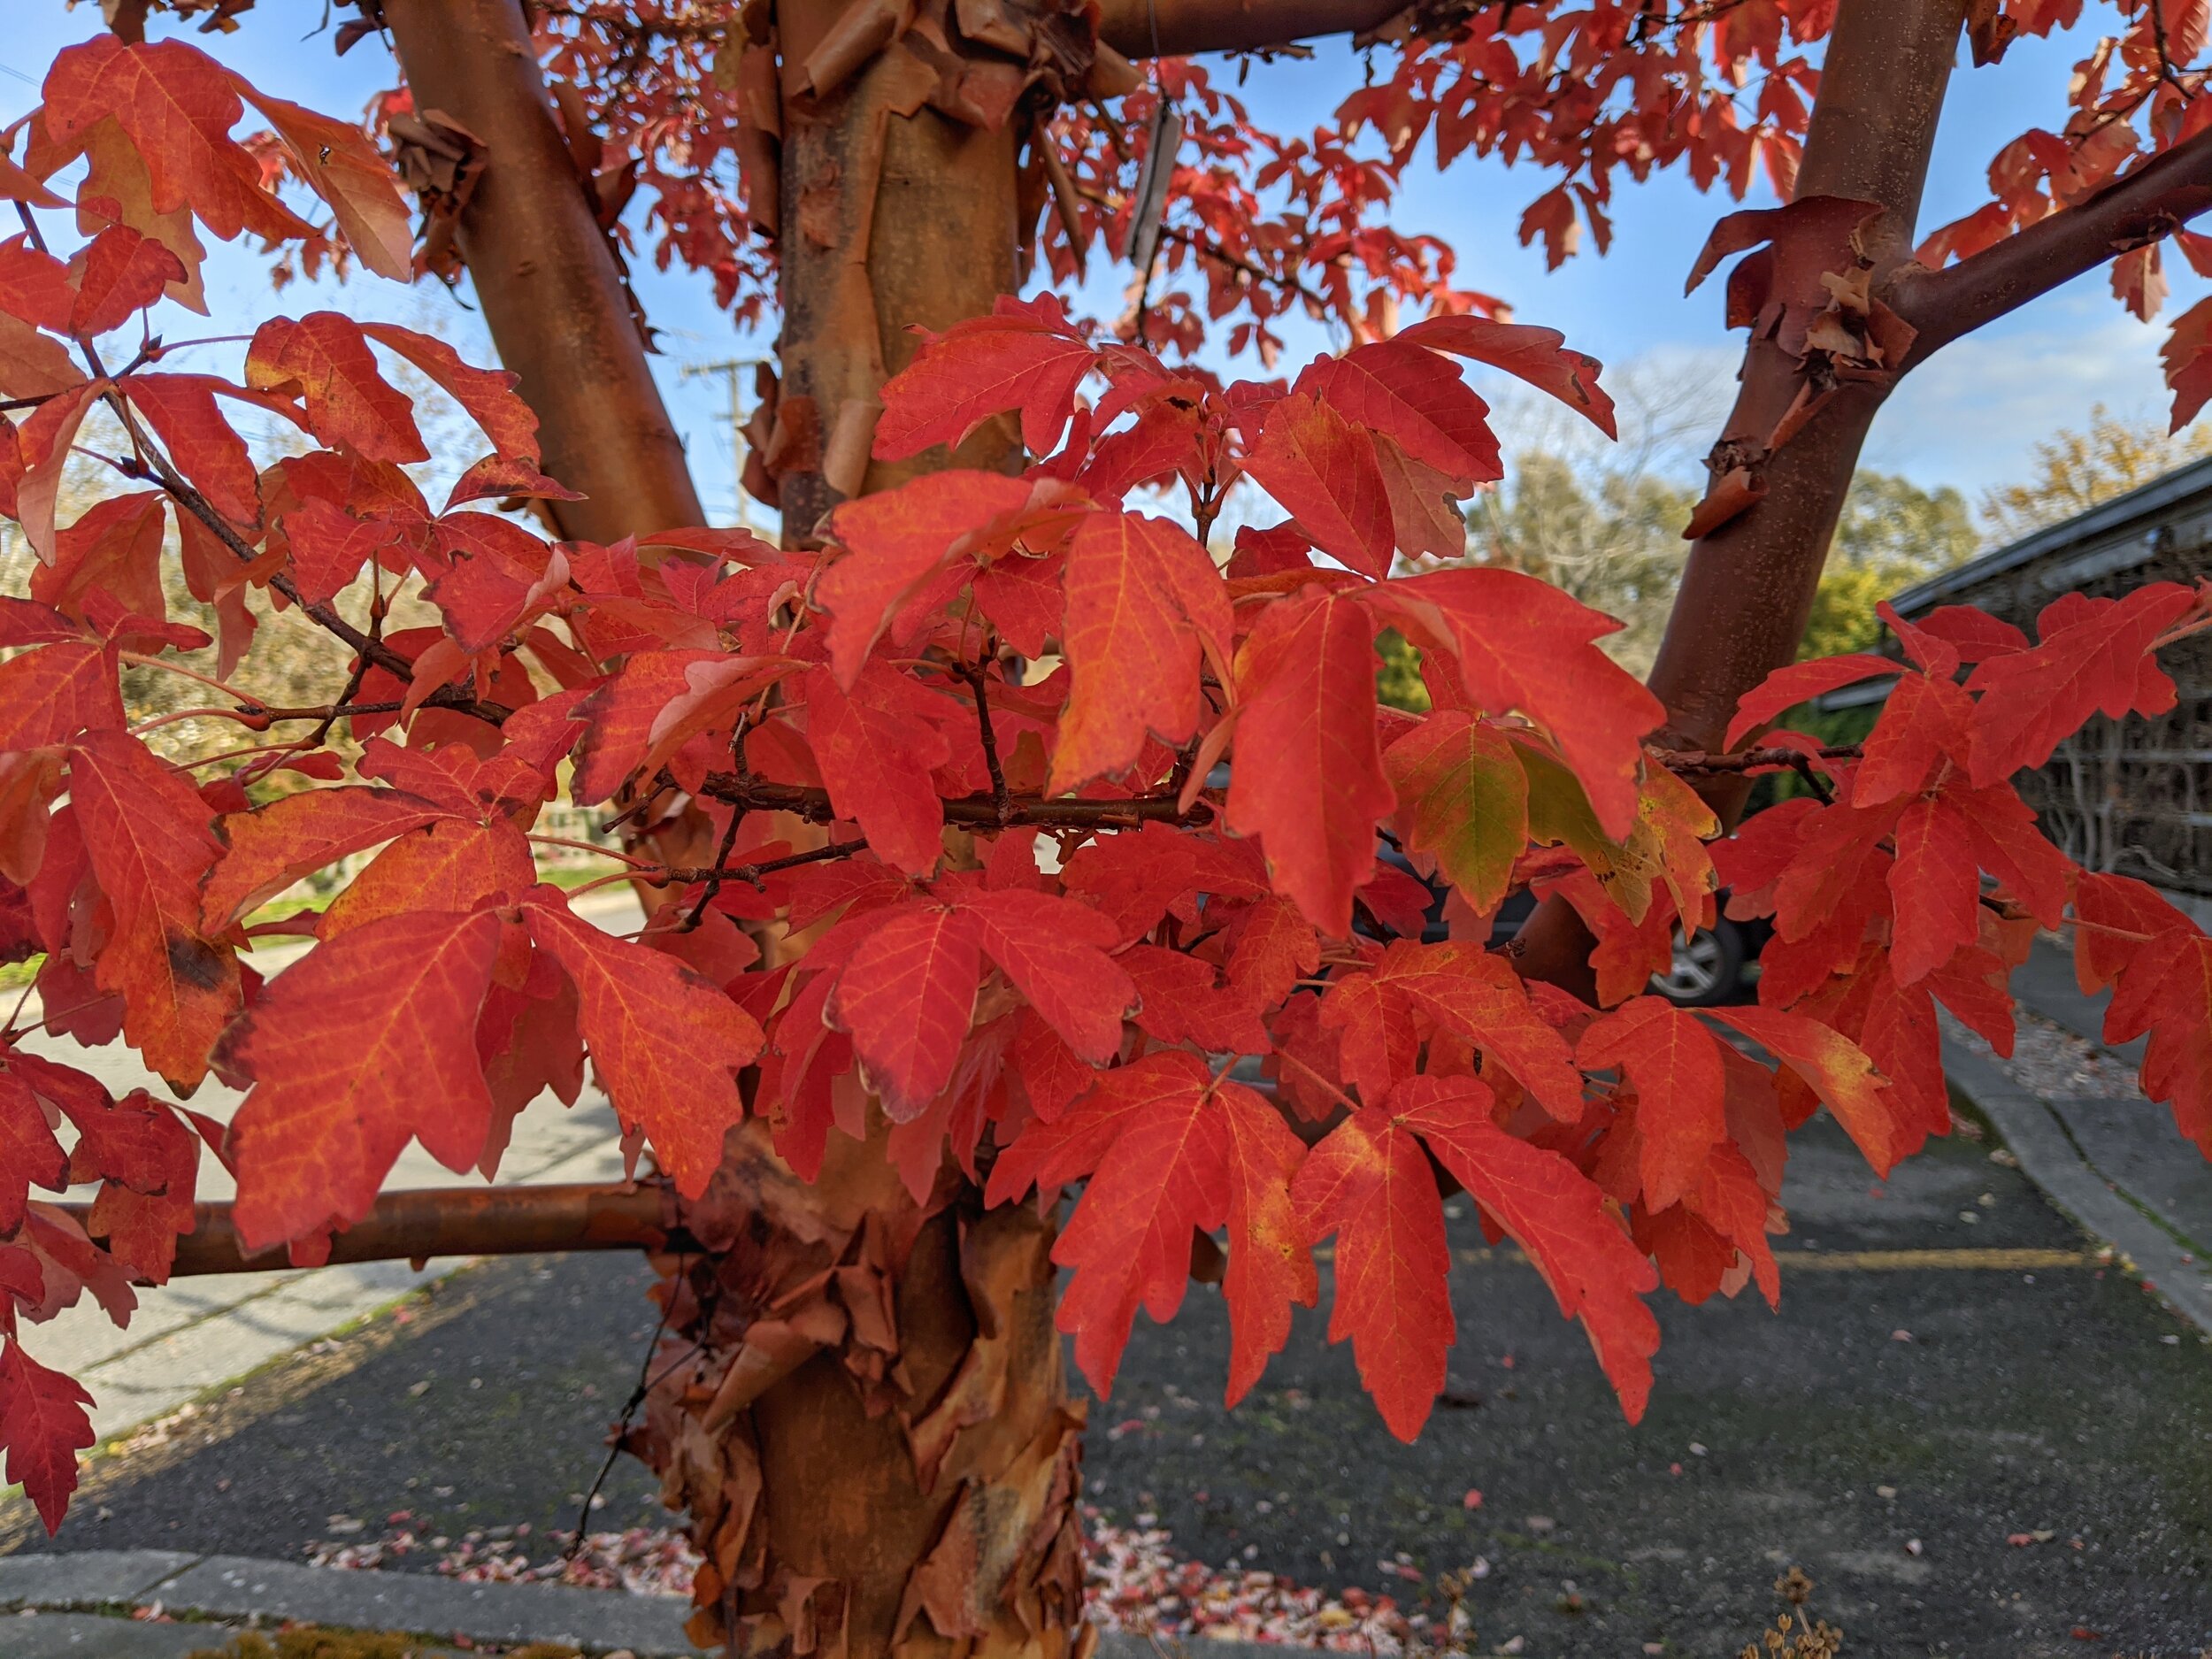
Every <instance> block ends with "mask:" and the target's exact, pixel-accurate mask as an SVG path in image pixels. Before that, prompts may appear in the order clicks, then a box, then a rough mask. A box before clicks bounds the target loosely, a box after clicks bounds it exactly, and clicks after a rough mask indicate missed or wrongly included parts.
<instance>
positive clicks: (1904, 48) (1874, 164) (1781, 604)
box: [1515, 0, 1968, 1000]
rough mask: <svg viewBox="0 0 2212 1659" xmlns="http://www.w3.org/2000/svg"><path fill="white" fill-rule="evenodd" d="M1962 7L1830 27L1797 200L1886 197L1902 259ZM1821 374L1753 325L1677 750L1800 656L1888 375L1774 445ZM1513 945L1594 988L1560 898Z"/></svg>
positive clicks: (1690, 641)
mask: <svg viewBox="0 0 2212 1659" xmlns="http://www.w3.org/2000/svg"><path fill="white" fill-rule="evenodd" d="M1967 3H1968V0H1843V4H1842V6H1841V8H1840V9H1839V12H1838V14H1837V19H1836V24H1835V30H1834V33H1833V34H1832V35H1831V36H1830V39H1829V42H1828V53H1827V57H1826V59H1825V60H1824V67H1823V69H1822V73H1821V82H1820V92H1819V96H1817V98H1816V100H1815V102H1814V105H1813V115H1812V124H1811V128H1810V130H1809V132H1808V133H1807V134H1806V140H1805V154H1804V158H1803V161H1802V163H1801V165H1800V167H1799V169H1798V175H1797V191H1796V199H1797V200H1799V201H1806V200H1809V199H1810V198H1812V197H1814V196H1836V197H1840V198H1842V199H1844V200H1847V201H1857V202H1866V203H1870V204H1873V205H1874V206H1876V207H1878V208H1879V209H1880V210H1881V211H1882V220H1881V223H1880V224H1879V226H1878V228H1877V230H1876V232H1875V235H1876V237H1877V238H1878V241H1879V242H1881V244H1882V245H1883V246H1884V247H1885V248H1886V250H1887V252H1886V258H1887V259H1888V260H1890V261H1892V262H1894V261H1896V260H1898V259H1901V258H1902V257H1909V250H1910V248H1911V245H1912V233H1913V222H1914V220H1915V219H1916V217H1917V216H1918V214H1919V211H1920V192H1921V187H1922V185H1923V184H1924V182H1925V180H1926V179H1927V173H1928V157H1929V155H1930V152H1931V151H1932V150H1933V149H1934V146H1935V131H1936V121H1937V119H1938V118H1939V116H1940V115H1941V114H1942V112H1943V97H1944V92H1945V89H1946V88H1947V86H1948V84H1949V81H1950V76H1951V68H1952V62H1953V59H1954V58H1955V56H1956V54H1957V50H1958V42H1959V35H1960V33H1961V31H1962V29H1963V27H1965V20H1966V12H1967ZM1790 234H1793V232H1792V231H1791V230H1789V229H1783V230H1781V231H1778V236H1787V235H1790ZM1813 373H1814V370H1813V368H1812V367H1811V366H1810V365H1808V364H1807V363H1806V362H1804V361H1802V360H1801V359H1800V358H1798V357H1794V356H1793V355H1791V354H1790V353H1789V352H1787V351H1786V350H1784V349H1782V348H1781V347H1780V346H1779V345H1778V344H1777V343H1776V342H1774V341H1773V340H1772V339H1770V338H1768V337H1765V336H1763V335H1761V334H1754V337H1753V338H1752V340H1751V341H1750V342H1748V344H1747V345H1746V347H1745V349H1744V360H1743V366H1742V368H1741V369H1740V371H1739V372H1738V377H1737V379H1738V390H1737V394H1736V403H1735V407H1734V408H1733V409H1732V410H1731V411H1730V412H1729V416H1728V424H1727V426H1726V427H1725V428H1724V430H1723V432H1722V434H1721V438H1720V441H1719V442H1717V443H1716V444H1715V445H1714V446H1713V452H1712V456H1711V458H1710V459H1709V463H1708V465H1709V466H1710V468H1711V469H1712V472H1713V488H1721V487H1723V485H1724V480H1725V477H1726V475H1727V474H1728V473H1729V472H1732V471H1734V470H1736V468H1737V467H1738V466H1739V465H1744V466H1747V469H1748V470H1750V471H1752V472H1755V474H1756V475H1757V477H1758V479H1759V481H1760V483H1761V484H1762V485H1763V494H1762V495H1760V496H1759V498H1758V499H1757V500H1755V501H1754V502H1753V503H1751V505H1750V506H1748V507H1747V508H1746V509H1745V510H1744V511H1741V512H1740V513H1738V514H1737V515H1736V516H1735V517H1733V518H1730V519H1728V520H1727V521H1726V522H1724V523H1723V524H1721V525H1719V526H1717V528H1715V529H1713V530H1711V531H1709V533H1707V534H1705V535H1703V536H1701V537H1700V538H1699V539H1698V540H1697V541H1695V542H1694V543H1693V544H1692V545H1691V548H1690V557H1689V560H1688V563H1687V564H1686V565H1685V566H1684V568H1683V572H1682V586H1681V588H1680V590H1679V591H1678V593H1677V594H1676V595H1675V601H1674V608H1673V610H1672V611H1671V613H1670V614H1669V616H1668V618H1667V631H1666V634H1665V636H1664V637H1663V639H1662V641H1660V646H1659V657H1658V660H1657V661H1656V662H1655V664H1653V665H1652V671H1651V679H1650V684H1651V688H1652V690H1653V691H1654V692H1655V693H1657V694H1658V697H1659V700H1660V702H1662V703H1664V704H1665V705H1666V710H1667V725H1666V726H1665V727H1664V728H1663V730H1662V731H1661V732H1660V733H1658V734H1657V739H1658V741H1661V742H1663V743H1664V744H1666V745H1667V746H1669V747H1671V748H1675V749H1709V750H1714V751H1717V750H1719V749H1721V748H1722V747H1723V741H1724V738H1725V736H1726V733H1727V730H1728V723H1729V721H1730V720H1731V719H1732V718H1733V717H1734V715H1735V712H1736V705H1737V704H1738V703H1740V702H1741V701H1742V699H1743V696H1744V695H1745V694H1746V693H1747V692H1748V691H1750V690H1751V689H1752V687H1755V686H1756V685H1758V683H1759V682H1760V681H1761V680H1764V679H1765V678H1766V677H1767V676H1768V675H1769V674H1770V673H1772V672H1774V671H1775V670H1776V669H1778V668H1779V667H1781V666H1782V665H1783V664H1786V663H1787V662H1789V661H1790V660H1791V659H1792V658H1793V657H1795V656H1796V654H1797V648H1798V643H1799V641H1801V640H1802V639H1803V638H1804V636H1805V625H1806V623H1807V621H1808V620H1809V618H1811V615H1812V606H1813V595H1814V594H1815V592H1816V590H1817V589H1818V588H1819V586H1820V572H1821V569H1822V567H1823V566H1824V565H1825V564H1826V563H1827V558H1828V545H1829V543H1830V542H1831V541H1832V540H1833V539H1834V537H1835V533H1836V521H1837V519H1838V518H1839V517H1840V516H1841V515H1842V512H1843V503H1844V497H1845V496H1846V495H1848V494H1849V492H1850V488H1851V475H1852V472H1854V470H1855V468H1856V467H1857V465H1858V463H1859V449H1860V446H1861V445H1862V444H1863V443H1864V442H1865V441H1866V433H1867V428H1868V426H1870V425H1871V424H1872V422H1873V419H1874V416H1875V413H1876V411H1878V410H1879V409H1880V408H1881V406H1882V403H1883V401H1884V400H1885V399H1886V397H1887V396H1888V394H1889V390H1890V386H1891V384H1892V383H1893V382H1891V381H1882V380H1844V381H1842V382H1840V383H1839V384H1838V385H1837V386H1836V388H1834V390H1833V392H1832V395H1831V396H1829V397H1828V398H1827V400H1826V401H1825V402H1824V403H1822V404H1821V405H1820V406H1819V408H1818V410H1817V411H1816V412H1815V413H1814V414H1813V416H1812V417H1811V419H1809V420H1808V421H1807V422H1806V423H1805V424H1804V425H1803V426H1802V427H1801V428H1800V429H1799V430H1798V431H1797V432H1796V433H1795V434H1793V435H1792V436H1790V437H1789V438H1788V439H1787V440H1786V442H1781V443H1779V444H1776V445H1774V446H1773V447H1772V448H1771V449H1770V447H1769V441H1770V436H1771V434H1774V433H1775V431H1776V430H1777V428H1778V426H1779V425H1780V423H1781V421H1782V419H1783V417H1784V416H1785V414H1786V413H1787V412H1788V411H1789V410H1790V408H1791V406H1792V404H1793V403H1796V401H1797V399H1798V397H1799V395H1800V394H1801V392H1803V391H1805V390H1806V389H1807V388H1808V386H1809V382H1810V380H1811V379H1812V376H1813ZM1698 793H1699V794H1700V795H1703V796H1704V797H1705V799H1706V800H1707V801H1708V802H1709V803H1710V804H1711V805H1712V806H1713V808H1714V810H1716V811H1717V812H1718V813H1719V814H1720V815H1721V818H1722V821H1723V822H1724V823H1726V824H1730V825H1732V824H1734V823H1735V821H1736V819H1737V818H1738V817H1739V816H1740V814H1741V812H1742V810H1743V807H1744V802H1745V800H1746V798H1747V796H1748V795H1749V794H1750V785H1749V782H1748V780H1746V779H1744V778H1742V777H1741V776H1737V775H1727V774H1723V775H1720V776H1716V777H1713V778H1710V779H1708V780H1704V781H1703V782H1701V783H1700V784H1699V786H1698ZM1515 942H1516V944H1517V948H1518V950H1519V954H1520V963H1519V966H1520V970H1521V972H1523V973H1524V974H1525V975H1527V976H1528V977H1530V978H1532V979H1545V980H1548V981H1549V982H1550V983H1552V984H1554V985H1559V986H1563V987H1566V988H1567V989H1569V990H1571V991H1573V992H1575V993H1576V994H1577V995H1580V996H1582V997H1583V998H1585V999H1586V1000H1590V999H1593V998H1594V995H1595V992H1596V976H1595V974H1594V972H1593V971H1592V969H1591V967H1590V949H1591V946H1592V942H1593V941H1592V940H1591V937H1590V933H1589V932H1588V930H1587V929H1586V928H1585V927H1584V926H1583V925H1582V920H1581V918H1579V917H1578V916H1577V915H1576V914H1575V913H1574V910H1572V908H1571V907H1570V906H1569V905H1568V904H1567V903H1566V902H1564V901H1563V900H1561V899H1557V898H1553V899H1548V900H1546V901H1545V902H1543V903H1541V904H1540V905H1539V906H1538V907H1537V908H1536V910H1535V912H1534V913H1533V914H1532V915H1531V917H1530V918H1529V919H1528V922H1527V923H1526V924H1525V926H1523V928H1522V930H1521V933H1520V936H1519V938H1518V939H1517V941H1515Z"/></svg>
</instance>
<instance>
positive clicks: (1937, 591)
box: [1814, 457, 2212, 710]
mask: <svg viewBox="0 0 2212 1659" xmlns="http://www.w3.org/2000/svg"><path fill="white" fill-rule="evenodd" d="M2188 518H2198V519H2200V521H2201V523H2200V526H2198V530H2199V539H2200V540H2207V539H2212V457H2207V458H2205V459H2204V460H2201V461H2192V462H2190V463H2189V465H2186V466H2177V467H2176V468H2175V469H2174V470H2173V471H2172V472H2163V473H2161V474H2160V475H2159V476H2158V477H2156V478H2154V479H2153V480H2151V481H2150V482H2149V483H2147V484H2139V485H2138V486H2137V487H2136V488H2133V489H2131V490H2130V491H2128V492H2127V494H2126V495H2115V496H2114V497H2113V498H2112V499H2111V500H2110V501H2103V502H2099V503H2097V504H2096V505H2095V506H2093V507H2092V508H2089V509H2088V510H2087V511H2084V512H2078V513H2076V514H2075V515H2074V516H2073V517H2072V518H2062V519H2061V520H2059V522H2058V523H2056V524H2052V525H2046V526H2043V528H2041V529H2040V530H2038V531H2036V532H2034V533H2033V534H2030V535H2024V536H2022V537H2021V538H2020V539H2019V540H2018V541H2013V542H2008V544H2007V545H2005V546H2003V547H2001V548H1998V549H1994V550H1993V551H1992V552H1988V553H1985V554H1983V555H1982V556H1981V557H1978V558H1973V559H1969V560H1968V561H1967V562H1966V563H1965V564H1963V565H1958V566H1956V567H1955V568H1954V569H1951V570H1947V571H1945V572H1942V573H1941V574H1940V575H1936V576H1932V577H1930V578H1929V579H1928V580H1926V581H1924V582H1916V583H1915V584H1914V585H1913V586H1912V587H1910V588H1904V589H1902V590H1901V592H1899V593H1897V594H1896V595H1893V597H1892V598H1891V600H1890V603H1892V604H1893V605H1894V606H1896V608H1897V612H1898V614H1899V615H1900V616H1902V617H1906V618H1913V617H1917V616H1921V615H1924V614H1925V613H1926V612H1928V611H1933V610H1934V609H1935V608H1936V607H1937V606H1939V605H1944V604H1972V603H1977V602H1978V600H1981V599H1985V598H1986V597H1987V596H1988V595H1987V593H1986V590H1987V589H1988V588H1990V587H1992V586H1993V584H1996V583H1998V582H1999V580H2000V579H2001V578H2006V577H2011V578H2012V579H2013V581H2012V582H2011V583H2010V584H2008V586H2011V587H2012V588H2014V590H2015V591H2016V592H2017V591H2019V590H2020V588H2023V587H2032V588H2033V589H2035V590H2039V598H2040V603H2038V604H2037V605H2035V606H2034V607H2033V609H2035V610H2039V609H2041V606H2042V605H2043V604H2047V603H2050V601H2052V600H2054V599H2056V598H2057V597H2058V596H2059V595H2061V594H2063V593H2066V592H2069V591H2070V590H2072V589H2074V588H2079V587H2082V586H2083V585H2085V584H2086V583H2089V582H2093V581H2094V580H2097V579H2098V578H2099V577H2101V576H2108V575H2112V574H2115V573H2116V572H2121V571H2127V570H2132V569H2134V568H2135V567H2136V566H2137V565H2147V564H2148V563H2149V562H2150V561H2151V560H2152V559H2154V558H2155V557H2157V556H2158V554H2159V553H2160V552H2161V551H2162V550H2163V549H2165V548H2166V547H2168V546H2169V545H2170V544H2171V541H2170V538H2171V537H2172V536H2173V535H2174V534H2175V533H2176V531H2177V528H2178V527H2179V525H2180V521H2182V520H2185V519H2188ZM2036 565H2042V566H2043V568H2041V569H2034V568H2032V567H2034V566H2036ZM1999 608H2000V609H2002V608H2003V607H2002V606H2000V607H1999ZM1874 649H1877V650H1878V651H1880V652H1882V653H1883V654H1884V655H1886V656H1896V655H1898V651H1897V648H1896V642H1895V641H1893V640H1892V639H1889V638H1887V637H1885V638H1884V639H1883V641H1882V642H1881V643H1880V644H1879V645H1878V646H1876V647H1875V648H1874ZM1895 683H1896V682H1895V681H1894V680H1862V681H1860V682H1859V683H1858V684H1857V685H1855V686H1846V687H1842V688H1841V689H1840V690H1837V691H1831V692H1827V693H1824V695H1821V696H1819V697H1817V698H1816V699H1815V700H1814V701H1815V703H1816V706H1817V707H1819V708H1821V709H1824V710H1839V709H1852V708H1863V707H1865V706H1867V705H1869V704H1870V703H1880V702H1882V701H1884V700H1885V699H1886V698H1887V697H1888V695H1889V694H1890V688H1891V687H1892V686H1893V685H1894V684H1895Z"/></svg>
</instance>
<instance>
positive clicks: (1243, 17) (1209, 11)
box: [1098, 0, 1406, 58]
mask: <svg viewBox="0 0 2212 1659" xmlns="http://www.w3.org/2000/svg"><path fill="white" fill-rule="evenodd" d="M1404 10H1406V0H1104V3H1103V4H1102V5H1101V6H1100V7H1099V17H1098V38H1099V39H1100V40H1102V41H1103V42H1105V43H1106V44H1107V45H1109V46H1110V47H1112V48H1113V49H1114V50H1116V51H1118V52H1119V53H1120V54H1121V55H1122V56H1123V57H1125V58H1182V57H1186V56H1187V55H1188V54H1190V53H1192V52H1257V51H1267V50H1271V49H1273V48H1277V47H1283V46H1294V45H1296V44H1297V43H1298V42H1300V41H1302V40H1309V39H1311V38H1313V37H1315V36H1317V35H1359V34H1364V33H1366V32H1367V31H1368V30H1370V29H1377V28H1380V27H1382V26H1383V25H1384V24H1386V23H1387V22H1389V21H1390V19H1392V18H1394V17H1396V16H1397V15H1398V14H1399V13H1400V12H1403V11H1404Z"/></svg>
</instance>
